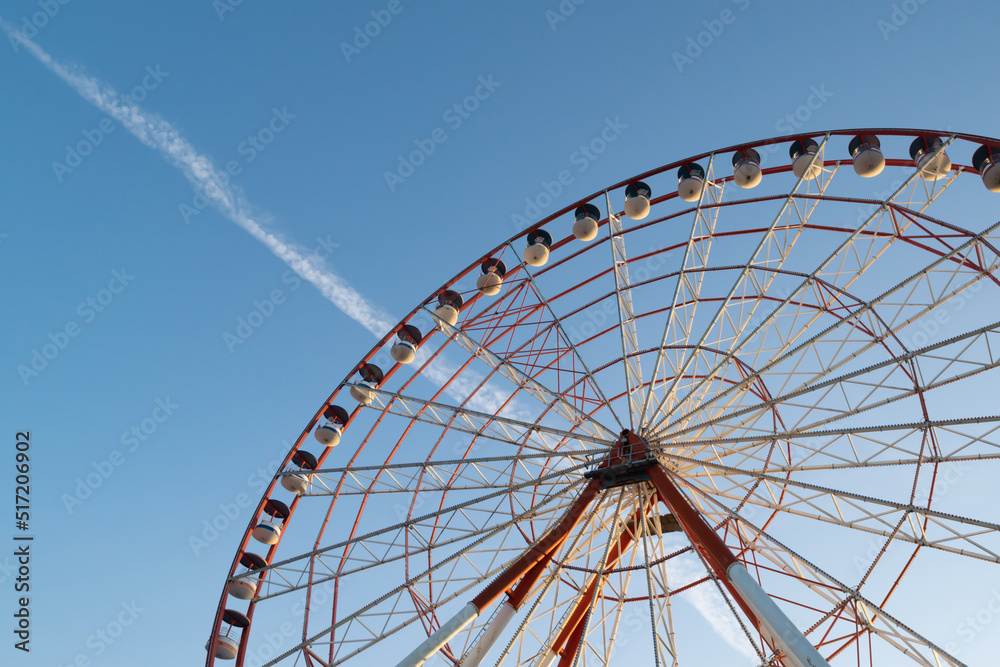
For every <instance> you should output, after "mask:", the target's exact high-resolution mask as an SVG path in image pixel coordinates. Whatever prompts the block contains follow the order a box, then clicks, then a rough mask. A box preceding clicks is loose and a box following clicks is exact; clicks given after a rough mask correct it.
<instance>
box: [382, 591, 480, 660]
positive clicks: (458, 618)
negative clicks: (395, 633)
mask: <svg viewBox="0 0 1000 667" xmlns="http://www.w3.org/2000/svg"><path fill="white" fill-rule="evenodd" d="M477 616H479V609H477V608H476V605H474V604H472V603H471V602H470V603H469V604H467V605H465V606H464V607H462V610H461V611H459V612H458V613H457V614H455V615H454V616H452V617H451V619H449V620H448V621H447V622H445V624H444V625H442V626H441V627H440V628H439V629H438V631H437V632H435V633H434V634H432V635H431V636H430V637H428V638H427V639H425V640H424V641H423V642H421V643H420V646H418V647H417V648H415V649H413V652H412V653H410V655H408V656H406V657H405V658H403V660H402V662H400V663H399V664H398V665H397V666H396V667H420V665H422V664H424V663H425V662H426V661H427V659H428V658H430V657H431V656H432V655H434V654H435V653H437V652H438V651H439V650H441V647H442V646H444V645H445V644H447V643H448V642H449V641H451V639H452V637H454V636H455V635H457V634H458V633H459V632H461V631H462V628H464V627H465V626H467V625H468V624H469V623H471V622H472V621H473V620H475V618H476V617H477Z"/></svg>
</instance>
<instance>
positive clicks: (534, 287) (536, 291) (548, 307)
mask: <svg viewBox="0 0 1000 667" xmlns="http://www.w3.org/2000/svg"><path fill="white" fill-rule="evenodd" d="M507 246H508V247H509V248H510V251H511V252H512V253H514V256H515V257H517V259H518V261H520V262H521V263H522V266H523V269H524V273H525V275H526V276H527V277H528V285H529V286H530V287H531V290H532V292H533V293H534V295H535V298H537V299H538V301H539V302H541V304H542V305H544V306H545V309H546V310H547V311H548V312H549V315H551V316H552V326H554V327H555V328H556V329H557V330H558V332H559V336H560V338H561V340H562V342H563V343H565V344H566V345H568V346H569V348H570V349H571V350H573V355H574V356H575V357H576V360H577V362H578V363H579V364H580V366H582V367H583V371H584V374H585V375H586V376H587V379H588V380H590V384H591V386H592V387H593V388H594V391H596V392H597V395H598V396H600V397H601V402H602V403H604V406H605V407H606V408H607V409H608V411H609V412H610V413H611V416H612V417H614V420H615V421H616V422H617V423H618V426H620V427H621V428H625V425H624V424H622V421H621V419H619V418H618V415H617V414H615V409H614V408H613V407H612V406H611V403H610V402H609V401H608V398H607V395H606V394H605V393H604V390H603V389H601V387H600V385H599V384H597V380H596V379H595V378H594V376H593V374H592V373H591V372H590V368H589V367H588V366H587V362H586V361H585V360H584V358H583V356H582V355H581V354H580V351H579V350H578V349H577V347H576V345H575V344H574V343H573V341H572V340H570V337H569V336H568V335H567V334H566V330H565V329H564V328H563V324H562V320H561V319H560V318H559V316H558V315H556V313H555V311H554V310H552V305H551V304H550V303H549V301H548V299H546V298H545V296H544V295H543V294H542V291H541V288H539V287H538V283H537V281H536V280H535V277H534V275H533V274H532V272H531V270H530V269H529V268H528V265H527V263H526V262H524V259H523V258H522V257H521V255H520V254H519V253H518V252H517V249H515V248H514V245H513V244H512V243H510V242H508V243H507Z"/></svg>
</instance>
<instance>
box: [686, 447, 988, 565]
mask: <svg viewBox="0 0 1000 667" xmlns="http://www.w3.org/2000/svg"><path fill="white" fill-rule="evenodd" d="M678 459H679V460H682V461H686V462H688V463H692V464H693V463H695V461H694V460H692V459H684V458H683V457H678ZM697 465H698V466H700V467H702V468H704V469H707V470H713V471H716V472H717V473H719V474H717V475H713V476H711V477H710V478H705V480H697V479H696V478H693V477H689V478H686V484H687V485H688V487H689V488H691V489H695V490H697V491H699V492H700V493H704V494H708V495H712V496H714V497H716V498H726V499H729V500H736V501H738V502H741V503H749V504H752V505H756V506H758V507H764V508H767V509H771V510H778V511H782V512H788V513H789V514H795V515H797V516H802V517H805V518H809V519H815V520H817V521H824V522H827V523H832V524H837V525H839V526H843V527H845V528H852V529H855V530H861V531H864V532H869V533H873V534H878V535H883V536H887V537H888V536H891V537H892V538H893V539H899V540H903V541H907V542H911V543H913V544H920V545H921V546H926V547H929V548H932V549H940V550H942V551H948V552H951V553H954V554H958V555H962V556H969V557H972V558H978V559H981V560H986V561H990V562H996V563H1000V524H998V523H994V522H991V521H984V520H981V519H974V518H969V517H963V516H957V515H955V514H949V513H946V512H940V511H937V510H934V509H931V508H930V507H922V506H919V505H915V504H913V503H912V502H896V501H891V500H885V499H882V498H875V497H872V496H865V495H862V494H859V493H851V492H848V491H843V490H838V489H832V488H827V487H823V486H820V485H818V484H810V483H808V482H802V481H798V480H796V479H794V478H785V477H776V476H774V475H768V474H764V473H751V472H749V471H745V470H741V469H739V468H734V467H732V466H726V465H721V464H718V463H711V462H705V461H702V462H698V464H697ZM742 476H746V477H749V478H751V479H752V480H753V483H752V484H751V483H749V482H748V483H740V482H738V481H737V480H736V479H734V477H735V478H739V477H742ZM748 487H749V488H748ZM900 515H902V518H907V517H909V516H910V515H917V516H921V517H924V518H926V519H928V520H929V524H930V525H929V526H927V527H925V526H924V523H923V522H920V521H913V520H910V521H907V522H906V523H905V525H904V526H903V528H902V530H899V528H898V522H899V520H900V518H901V517H900ZM987 541H988V542H990V543H992V549H990V548H988V547H986V546H985V545H984V544H982V543H981V542H987ZM956 543H958V546H956Z"/></svg>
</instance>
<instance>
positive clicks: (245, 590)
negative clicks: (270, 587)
mask: <svg viewBox="0 0 1000 667" xmlns="http://www.w3.org/2000/svg"><path fill="white" fill-rule="evenodd" d="M240 565H242V566H243V567H244V568H246V569H245V570H237V572H236V574H245V573H246V572H250V571H252V570H259V569H260V568H262V567H265V566H266V565H267V563H266V562H265V561H264V559H263V558H261V557H260V556H258V555H257V554H252V553H247V552H244V553H243V555H242V556H240ZM258 581H259V580H258V579H257V578H256V577H243V578H241V579H234V580H233V581H231V582H229V594H230V595H232V596H233V597H234V598H236V599H237V600H252V599H253V598H254V596H255V595H256V594H257V582H258Z"/></svg>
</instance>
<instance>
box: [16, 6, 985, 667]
mask: <svg viewBox="0 0 1000 667" xmlns="http://www.w3.org/2000/svg"><path fill="white" fill-rule="evenodd" d="M388 5H393V3H387V2H385V1H377V2H363V3H321V2H305V3H259V2H249V1H247V2H238V1H237V0H215V2H213V1H211V0H197V1H192V0H186V1H184V2H170V3H167V2H161V3H136V2H123V1H121V0H106V1H103V2H99V3H96V2H91V3H86V2H82V1H81V0H58V1H57V0H8V2H5V3H4V4H3V9H2V14H0V18H2V19H3V21H4V22H5V25H6V26H8V27H13V29H17V30H21V31H23V32H24V33H25V34H26V35H27V36H29V37H31V38H32V39H33V41H34V43H36V44H37V45H38V47H39V48H40V49H41V50H38V49H33V48H30V47H29V45H27V44H25V43H23V42H20V41H18V40H16V39H8V37H7V34H6V33H5V34H4V39H3V42H4V43H3V45H2V46H0V110H2V118H3V123H2V125H0V183H2V184H3V186H2V188H0V192H2V197H3V202H4V205H5V206H4V209H5V210H4V212H3V214H2V215H0V284H2V290H0V317H2V320H0V321H2V325H0V355H2V358H0V371H2V372H0V417H2V423H3V424H4V429H5V430H4V431H3V434H2V437H3V438H4V439H5V440H6V442H7V443H9V444H5V445H4V446H3V447H2V451H3V452H4V454H3V456H4V461H3V465H2V466H0V469H2V470H3V471H4V472H3V475H2V476H0V477H2V481H0V489H3V490H4V493H3V498H4V501H3V502H4V503H6V504H5V505H4V506H3V508H2V509H3V511H4V512H7V508H8V507H10V506H11V505H12V504H13V498H12V497H13V487H14V483H13V476H14V475H13V464H14V460H13V457H14V442H15V435H16V432H17V431H30V433H31V455H32V484H31V513H32V524H31V525H32V532H33V534H34V535H35V542H34V543H33V546H32V549H33V552H32V556H33V561H32V577H33V579H32V582H31V585H32V613H33V630H34V634H33V639H32V652H31V654H30V657H27V656H25V655H23V654H21V653H20V652H17V651H14V650H13V649H12V647H11V644H12V643H13V642H12V639H11V635H10V633H9V631H8V630H7V629H6V628H7V627H8V626H10V625H11V622H10V615H9V614H10V613H11V610H12V609H13V605H14V593H13V590H12V580H11V579H12V576H13V575H12V574H10V570H9V569H8V568H9V567H10V565H11V564H12V563H13V560H12V559H9V557H6V558H7V559H6V560H5V556H3V555H0V565H3V569H0V611H2V614H3V616H4V618H7V619H8V620H7V621H5V622H4V623H3V624H2V625H3V627H4V634H3V637H4V640H3V642H2V645H0V656H2V657H0V663H3V664H26V665H39V666H41V665H69V664H71V663H72V662H73V661H74V660H78V659H79V658H78V657H79V656H83V660H85V661H90V662H91V664H94V665H127V664H135V663H136V662H139V661H141V662H142V663H143V664H146V665H150V667H159V666H161V665H163V666H166V665H171V666H173V665H178V664H198V663H199V662H200V661H202V660H203V659H204V649H203V646H204V642H205V639H206V636H207V633H208V629H209V624H210V622H211V618H212V614H213V613H214V610H215V606H216V604H217V602H218V598H219V594H220V592H221V590H222V586H223V582H224V577H225V574H226V572H227V569H228V567H229V564H230V561H231V559H232V557H233V553H234V551H235V550H236V548H237V546H238V542H239V539H240V537H241V534H242V530H243V527H244V525H245V522H246V520H247V516H248V512H249V510H247V509H245V508H241V509H239V514H238V517H237V518H236V519H235V520H234V521H232V525H231V526H230V527H228V528H227V529H224V530H222V531H221V532H219V533H218V534H217V536H216V537H214V538H211V539H209V540H208V541H207V542H205V543H203V544H198V545H195V546H193V545H192V542H191V540H190V538H191V537H192V536H202V534H203V531H204V523H203V522H205V521H211V520H213V519H215V518H216V517H217V516H219V515H220V514H221V513H223V512H224V511H225V508H227V507H231V506H232V505H233V503H235V502H236V500H237V499H238V498H240V497H241V495H242V494H246V496H248V497H250V498H251V499H252V500H253V502H254V503H256V500H257V498H258V497H259V496H260V492H261V490H262V489H263V483H262V480H263V478H264V477H268V478H269V477H270V475H271V473H272V472H273V469H274V466H275V465H276V464H277V462H278V459H279V457H280V456H282V455H283V454H284V453H285V451H286V450H287V447H288V445H289V444H290V443H291V441H292V440H294V438H295V437H296V436H297V435H298V433H299V431H300V430H301V428H302V426H303V425H304V423H305V422H306V421H307V420H308V419H309V417H310V416H311V415H312V413H313V411H314V410H315V408H316V406H317V405H318V404H319V403H320V402H321V401H322V400H323V399H324V398H325V397H326V396H327V395H328V394H329V393H330V391H331V390H332V389H333V388H334V386H335V384H336V383H337V382H339V381H340V379H341V378H342V377H343V376H344V374H345V372H346V371H347V370H348V369H349V368H350V367H352V366H353V365H354V363H355V362H356V360H357V359H359V358H360V357H361V356H362V355H364V354H365V353H366V352H367V351H368V349H369V348H370V347H371V345H372V344H373V343H374V342H375V338H374V336H373V332H374V331H380V330H384V329H386V328H387V327H388V326H389V325H391V324H392V323H394V322H395V321H396V320H397V319H398V318H399V317H400V316H402V315H403V314H405V313H406V312H408V311H409V310H410V309H411V308H412V307H413V306H414V305H415V304H416V303H417V302H418V301H419V300H421V299H423V298H424V297H425V296H426V295H427V294H428V293H430V292H431V291H433V290H434V289H436V288H437V287H438V286H439V285H440V284H442V283H443V282H444V281H445V280H446V279H448V278H449V277H450V276H452V275H453V274H454V273H456V272H457V271H458V270H459V269H461V268H463V267H465V266H466V264H468V263H469V261H471V260H472V259H473V258H474V257H477V256H479V255H480V254H482V253H483V252H484V251H485V250H486V249H488V248H490V247H493V246H494V245H496V244H497V243H499V242H500V241H502V240H504V239H506V238H507V237H509V236H511V235H512V234H513V233H515V232H516V231H518V230H519V229H520V228H523V226H524V225H525V224H526V221H534V220H537V219H539V218H540V217H542V215H545V214H547V213H550V212H553V211H555V210H557V209H558V208H561V207H562V206H564V205H565V204H568V203H569V202H571V201H575V200H576V199H577V198H579V197H581V196H584V195H586V194H589V193H590V192H593V191H595V190H597V189H599V188H600V187H602V186H605V185H608V184H610V183H615V182H618V181H620V180H623V179H624V178H626V177H628V176H631V175H633V174H636V173H640V172H643V171H645V170H647V169H650V168H653V167H656V166H658V165H660V164H663V163H666V162H669V161H672V160H675V159H678V158H681V157H683V156H685V155H689V154H694V153H700V152H704V151H707V150H711V149H713V148H716V147H721V146H726V145H730V144H733V143H739V142H743V141H749V140H752V139H755V138H763V137H768V136H773V135H778V134H786V133H790V132H793V131H796V130H798V129H800V128H803V129H810V128H814V129H817V130H822V129H828V128H840V127H918V128H940V129H942V130H945V129H951V130H957V131H962V132H969V133H978V134H984V135H988V136H998V135H1000V127H998V122H997V105H998V103H1000V95H998V92H997V81H996V71H995V67H994V66H993V65H994V63H995V57H994V56H995V48H996V26H997V25H1000V5H997V3H995V2H990V1H989V0H976V1H969V2H958V3H955V2H945V0H906V2H890V1H888V0H874V1H868V0H865V1H861V0H850V1H845V2H815V1H804V2H794V3H793V2H771V3H765V2H763V0H733V1H729V0H713V1H711V2H701V3H667V2H657V3H652V2H642V3H639V2H635V3H622V2H614V3H613V2H606V1H605V2H601V1H600V0H586V1H582V0H575V1H574V2H570V0H562V2H561V3H560V2H558V1H557V0H542V1H540V2H525V1H519V2H504V3H460V2H452V3H447V4H445V3H437V4H432V3H428V2H417V1H414V0H400V4H399V5H393V6H394V7H398V8H401V10H400V11H399V12H398V13H396V14H391V22H389V23H388V24H387V25H385V26H384V28H382V29H381V30H380V31H379V33H378V34H377V35H376V36H375V37H371V38H368V39H367V40H363V39H360V38H358V37H357V35H358V34H360V31H361V30H363V27H364V25H365V24H366V23H367V22H369V21H371V20H372V14H371V12H373V11H374V12H376V13H380V14H379V15H381V16H385V15H386V14H385V13H384V12H385V11H386V7H387V6H388ZM560 8H562V9H560ZM570 10H571V11H570ZM699 40H700V41H701V44H700V45H699ZM44 54H48V55H49V56H51V58H53V59H54V61H51V62H49V63H48V66H46V64H45V63H43V62H42V61H41V60H40V58H41V59H44V58H45V56H44ZM94 81H97V82H100V83H101V84H102V85H106V86H109V87H110V88H101V87H100V86H97V87H88V86H90V85H91V84H92V83H93V82H94ZM112 89H113V91H115V93H116V94H117V95H119V96H120V95H127V96H129V100H128V101H127V102H126V103H124V104H123V102H122V101H121V100H120V99H118V100H115V98H114V97H113V94H112V93H111V92H110V90H112ZM469 96H473V97H475V98H477V100H476V102H477V104H469V105H468V106H467V107H466V108H467V109H468V107H469V106H471V107H474V108H473V109H472V110H470V111H467V110H462V109H458V110H456V108H455V107H456V105H460V104H462V103H463V101H465V100H467V98H469ZM95 103H100V104H103V105H104V106H103V107H102V108H99V107H98V106H95ZM129 104H138V105H139V107H141V109H142V110H143V111H144V112H148V114H150V116H149V118H154V119H159V120H156V121H151V122H149V123H147V122H146V120H144V119H136V118H134V117H133V118H129V117H126V116H124V115H123V113H120V114H118V115H117V116H116V114H115V112H114V111H115V109H117V110H118V111H120V112H121V111H122V110H123V109H124V108H125V107H126V106H127V105H129ZM161 121H162V122H161ZM123 123H124V124H123ZM130 128H131V130H132V131H133V132H135V133H140V134H142V133H145V134H144V138H145V141H140V139H138V138H137V137H136V136H134V134H130ZM175 130H176V132H178V134H172V132H173V131H175ZM602 133H603V136H604V137H605V139H606V140H607V143H606V148H605V150H604V151H603V152H602V153H600V154H593V153H588V152H587V151H586V150H581V147H582V146H585V145H587V144H590V142H591V140H592V139H594V138H595V137H598V136H602ZM431 149H433V150H431ZM415 150H418V151H422V152H423V153H425V154H426V155H423V156H420V158H418V159H417V160H413V162H420V164H418V165H416V166H414V165H413V163H412V162H411V161H410V158H409V156H410V155H411V153H413V151H415ZM203 157H204V158H210V159H211V160H212V162H213V163H214V164H215V166H216V167H217V168H220V170H227V171H228V175H227V177H226V178H227V180H229V181H230V187H229V189H228V190H226V192H231V193H235V198H234V199H233V200H232V201H229V202H222V201H221V199H217V200H216V201H214V202H213V203H211V204H208V203H207V202H206V201H205V200H202V199H200V198H199V197H197V196H196V193H195V190H194V189H193V188H192V183H201V184H204V183H205V181H204V180H199V179H202V178H203V172H201V171H199V168H200V166H203V165H204V162H203V161H202V158H203ZM779 157H780V154H779ZM562 170H569V171H570V172H571V174H572V178H571V182H570V183H569V184H568V185H565V186H564V188H563V192H562V193H560V194H558V195H557V196H556V197H555V201H554V202H552V203H549V199H547V198H546V197H542V196H540V195H542V194H543V193H545V192H546V189H545V188H546V183H551V182H552V181H553V180H554V179H555V178H556V177H557V174H558V173H559V172H560V171H562ZM549 187H550V188H551V186H549ZM263 229H267V230H270V231H271V232H273V233H274V234H276V235H277V236H268V235H267V234H268V233H267V232H265V231H262V230H263ZM248 232H250V233H248ZM255 235H256V236H255ZM281 239H284V240H285V241H288V242H294V243H295V244H297V245H298V246H302V247H305V248H307V249H310V250H313V249H314V250H316V251H317V252H318V253H319V254H321V255H323V256H325V257H326V263H327V266H328V268H329V269H331V270H332V271H333V272H334V273H335V274H336V275H337V276H339V277H340V278H341V279H342V282H330V281H329V280H328V279H321V278H317V282H318V283H320V284H318V285H317V284H312V283H310V282H307V281H305V280H302V279H301V278H299V277H298V276H297V275H296V274H295V273H293V272H291V271H290V269H289V265H288V264H287V263H286V261H291V262H294V261H295V258H294V256H292V255H290V254H289V252H291V251H289V250H288V246H285V245H283V244H282V241H281ZM283 259H284V260H285V261H283ZM323 280H326V281H327V282H325V283H324V282H323ZM352 290H353V291H352ZM338 306H339V307H338ZM254 312H260V313H262V316H261V317H258V316H256V315H252V313H254ZM248 318H252V319H253V320H254V321H258V322H260V326H258V327H256V328H253V327H248V326H247V324H246V323H245V321H246V320H247V319H248ZM241 322H244V323H243V324H241ZM47 345H49V346H50V348H49V351H50V352H52V351H53V349H54V348H52V347H51V346H52V345H54V346H56V347H58V351H57V352H56V353H54V354H50V355H49V356H50V357H51V358H48V359H44V360H42V358H41V357H40V356H38V355H41V354H42V352H43V348H45V346H47ZM35 357H38V359H37V360H36V361H35V366H34V367H32V363H33V358H35ZM27 369H32V370H31V371H29V370H27ZM94 473H96V474H97V475H99V476H100V477H101V478H100V481H99V484H94V486H96V488H89V487H87V486H86V479H87V477H88V475H91V479H92V480H93V479H96V477H94V476H93V474H94ZM81 485H84V486H81ZM5 516H7V515H6V514H5ZM11 523H12V522H11V521H8V520H7V519H4V521H3V522H2V526H3V527H2V529H0V537H2V539H3V540H4V543H3V545H0V548H2V551H0V554H6V553H7V552H8V546H9V544H10V542H9V541H8V536H9V534H10V533H11V532H12V530H13V529H12V527H11ZM993 583H994V584H995V583H997V582H993ZM123 614H124V616H123ZM119 618H123V619H127V620H128V622H129V626H128V627H127V628H126V629H125V631H124V632H123V633H122V634H121V635H120V636H119V637H117V638H113V639H111V640H110V641H106V640H104V639H101V636H102V635H101V634H99V633H103V632H106V631H107V629H108V627H109V624H112V623H113V622H114V621H115V620H116V619H119ZM103 636H107V635H103ZM973 648H974V647H973ZM26 657H27V659H26Z"/></svg>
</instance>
